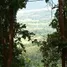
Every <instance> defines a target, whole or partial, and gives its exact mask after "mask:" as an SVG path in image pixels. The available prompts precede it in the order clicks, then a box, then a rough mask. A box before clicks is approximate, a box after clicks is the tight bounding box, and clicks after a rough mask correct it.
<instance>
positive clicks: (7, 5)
mask: <svg viewBox="0 0 67 67" xmlns="http://www.w3.org/2000/svg"><path fill="white" fill-rule="evenodd" d="M26 3H27V0H7V1H5V0H2V1H0V32H1V33H0V44H1V45H2V48H3V49H2V51H3V52H1V54H2V53H3V54H2V55H3V56H2V55H1V56H2V57H3V67H10V65H11V60H12V53H13V43H14V42H13V38H14V31H15V26H14V25H15V21H16V13H17V10H18V9H19V8H23V7H25V5H26ZM7 47H8V48H7ZM8 51H9V52H8ZM7 55H8V56H7Z"/></svg>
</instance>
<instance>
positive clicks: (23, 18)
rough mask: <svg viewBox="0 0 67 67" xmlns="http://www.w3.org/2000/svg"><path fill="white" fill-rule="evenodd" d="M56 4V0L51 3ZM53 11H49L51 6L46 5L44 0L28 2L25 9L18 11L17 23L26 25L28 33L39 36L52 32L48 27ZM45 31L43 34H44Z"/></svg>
mask: <svg viewBox="0 0 67 67" xmlns="http://www.w3.org/2000/svg"><path fill="white" fill-rule="evenodd" d="M53 2H54V4H57V0H54V1H53ZM54 13H55V10H52V9H51V5H49V4H46V3H45V1H44V0H42V1H36V2H28V3H27V5H26V8H25V9H19V10H18V12H17V21H18V22H21V23H23V24H26V26H27V29H28V30H29V31H34V32H35V33H37V34H38V33H39V34H47V33H50V32H51V31H52V28H50V27H49V24H50V22H51V20H52V19H51V15H52V16H53V15H54ZM44 31H45V33H44Z"/></svg>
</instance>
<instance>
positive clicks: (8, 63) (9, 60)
mask: <svg viewBox="0 0 67 67" xmlns="http://www.w3.org/2000/svg"><path fill="white" fill-rule="evenodd" d="M9 24H10V25H9V53H8V54H9V56H8V61H7V67H11V63H12V56H13V24H14V17H13V8H11V7H10V8H9Z"/></svg>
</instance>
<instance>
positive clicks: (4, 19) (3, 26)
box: [0, 0, 31, 67]
mask: <svg viewBox="0 0 67 67" xmlns="http://www.w3.org/2000/svg"><path fill="white" fill-rule="evenodd" d="M26 3H27V0H2V1H0V48H1V49H0V66H1V67H2V65H3V58H4V57H3V51H4V50H3V49H5V50H6V51H4V52H6V53H5V54H6V60H7V58H8V48H9V46H8V45H9V26H10V19H9V18H10V17H11V16H12V17H13V20H12V21H13V22H14V23H13V25H14V26H13V27H14V36H13V37H14V44H13V62H12V67H21V66H24V58H23V56H22V57H21V54H22V51H24V52H26V51H25V47H24V46H23V44H22V43H21V38H26V37H28V39H29V40H30V39H31V38H30V33H29V32H28V31H25V30H24V29H23V28H26V26H25V25H22V24H19V23H16V13H17V10H18V9H21V8H23V7H25V6H26ZM10 9H12V11H13V12H12V11H11V12H10ZM11 13H12V14H11ZM3 41H4V42H3ZM18 46H20V47H21V49H20V48H18ZM6 62H7V61H6Z"/></svg>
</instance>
